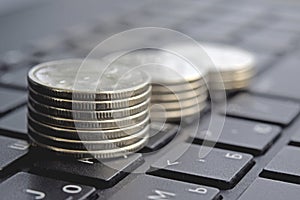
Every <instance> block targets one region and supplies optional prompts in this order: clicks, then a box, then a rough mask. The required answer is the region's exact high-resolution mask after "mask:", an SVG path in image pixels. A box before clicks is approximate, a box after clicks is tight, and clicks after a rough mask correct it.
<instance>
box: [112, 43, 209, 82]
mask: <svg viewBox="0 0 300 200" xmlns="http://www.w3.org/2000/svg"><path fill="white" fill-rule="evenodd" d="M115 63H118V64H119V65H120V64H124V63H125V64H126V65H128V66H129V65H131V66H132V68H134V67H138V68H139V69H141V70H143V71H146V72H147V73H149V74H150V76H151V78H152V83H160V84H178V83H186V82H192V81H196V80H199V79H201V78H202V77H203V76H205V75H206V74H207V70H204V68H203V70H199V68H195V67H194V66H193V65H191V63H190V62H189V61H187V60H186V59H185V58H183V57H181V56H180V55H176V54H175V53H172V52H169V51H165V50H158V49H152V48H148V49H140V50H136V51H131V52H130V53H127V54H124V55H122V56H121V57H118V59H117V60H116V61H115Z"/></svg>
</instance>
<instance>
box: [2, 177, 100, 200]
mask: <svg viewBox="0 0 300 200" xmlns="http://www.w3.org/2000/svg"><path fill="white" fill-rule="evenodd" d="M94 192H95V188H93V187H89V186H85V185H77V184H72V183H69V182H64V181H59V180H54V179H50V178H46V177H41V176H37V175H33V174H29V173H25V172H20V173H18V174H16V175H14V176H13V177H11V178H9V179H7V180H6V181H4V182H3V183H1V184H0V195H1V199H2V200H12V199H40V200H42V199H49V200H52V199H65V200H66V199H68V200H73V199H81V200H84V199H86V198H87V197H90V196H91V195H92V194H93V193H94Z"/></svg>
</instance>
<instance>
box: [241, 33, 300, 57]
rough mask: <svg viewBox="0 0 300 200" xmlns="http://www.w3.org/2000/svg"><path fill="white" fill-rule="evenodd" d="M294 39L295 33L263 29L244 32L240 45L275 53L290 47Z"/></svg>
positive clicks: (295, 37) (258, 50)
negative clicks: (248, 32)
mask: <svg viewBox="0 0 300 200" xmlns="http://www.w3.org/2000/svg"><path fill="white" fill-rule="evenodd" d="M296 39H297V34H296V33H292V32H284V31H274V30H268V29H263V30H260V31H255V32H252V33H251V34H244V39H243V40H242V42H241V44H240V45H241V46H244V47H248V48H250V49H252V50H254V51H256V52H272V53H276V54H277V53H282V52H285V51H287V50H289V49H290V48H292V46H293V45H294V42H295V41H296Z"/></svg>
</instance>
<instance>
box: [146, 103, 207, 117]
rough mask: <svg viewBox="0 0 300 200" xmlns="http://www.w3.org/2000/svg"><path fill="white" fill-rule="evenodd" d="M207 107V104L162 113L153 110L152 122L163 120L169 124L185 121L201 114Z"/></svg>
mask: <svg viewBox="0 0 300 200" xmlns="http://www.w3.org/2000/svg"><path fill="white" fill-rule="evenodd" d="M206 106H207V103H206V102H203V103H200V104H197V105H193V106H191V107H187V108H181V109H180V108H179V109H177V110H172V111H167V112H161V111H153V110H151V120H152V121H160V120H161V119H166V120H167V121H169V122H174V121H178V119H183V118H186V117H191V116H194V115H197V114H199V113H200V112H201V111H203V110H204V108H205V107H206Z"/></svg>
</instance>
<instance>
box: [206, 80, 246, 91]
mask: <svg viewBox="0 0 300 200" xmlns="http://www.w3.org/2000/svg"><path fill="white" fill-rule="evenodd" d="M251 81H252V79H245V80H241V81H240V80H237V81H228V82H223V83H222V82H221V83H220V82H219V83H217V82H213V83H210V88H211V89H213V90H223V89H225V90H238V89H244V88H246V87H248V86H249V85H250V83H251Z"/></svg>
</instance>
